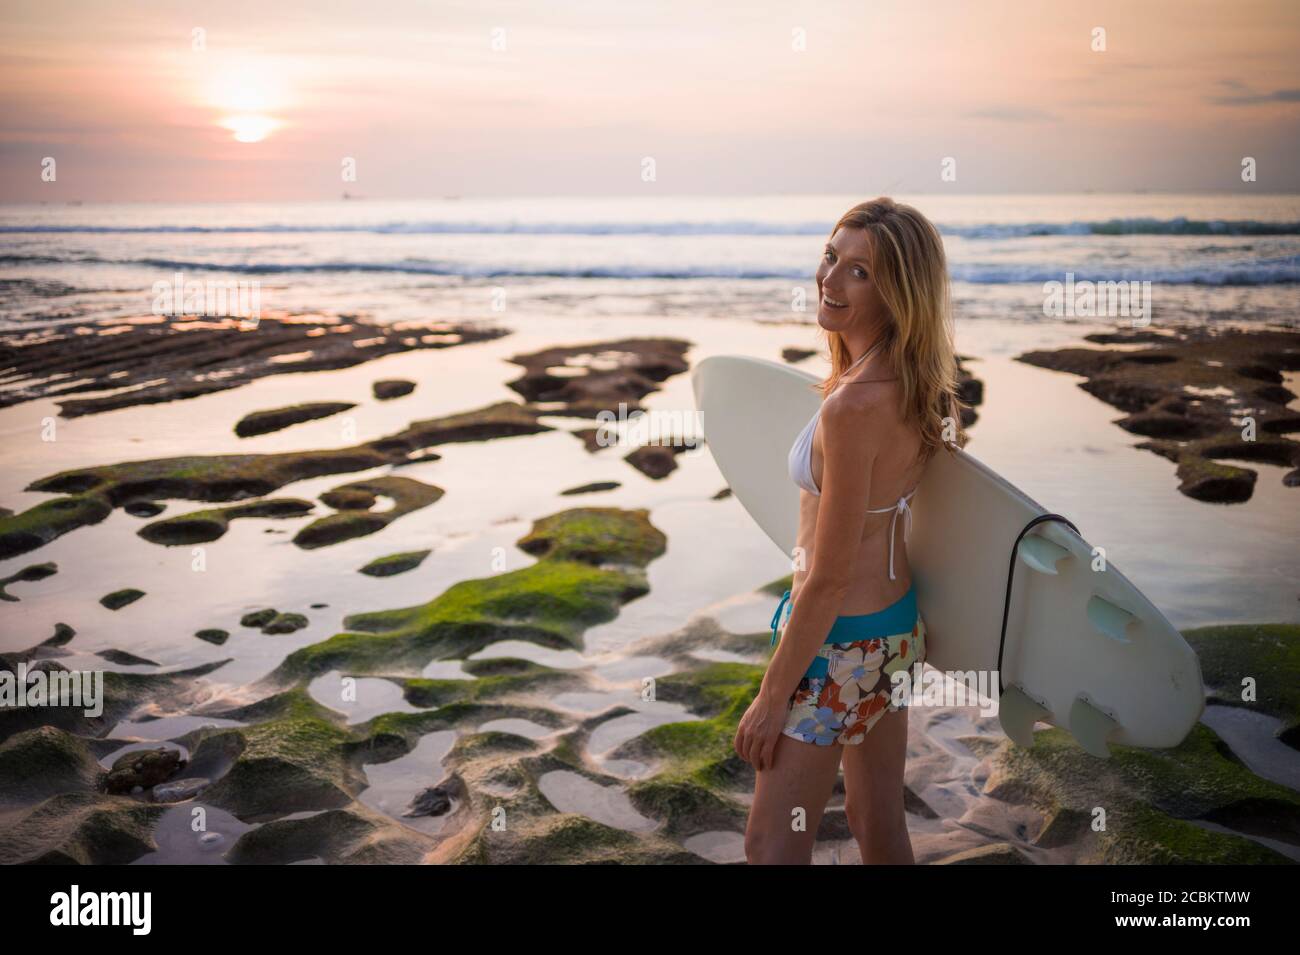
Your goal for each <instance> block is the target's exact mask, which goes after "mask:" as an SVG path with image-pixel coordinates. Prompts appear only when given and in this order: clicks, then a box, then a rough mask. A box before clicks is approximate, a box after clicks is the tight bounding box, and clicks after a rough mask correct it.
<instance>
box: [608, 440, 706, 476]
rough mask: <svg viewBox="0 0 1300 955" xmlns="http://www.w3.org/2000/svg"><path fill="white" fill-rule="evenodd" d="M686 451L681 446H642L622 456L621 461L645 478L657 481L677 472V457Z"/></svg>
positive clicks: (685, 448)
mask: <svg viewBox="0 0 1300 955" xmlns="http://www.w3.org/2000/svg"><path fill="white" fill-rule="evenodd" d="M687 450H690V449H689V448H687V447H685V446H683V445H663V444H643V445H642V446H641V447H639V448H637V449H636V450H635V451H633V452H631V453H630V454H626V455H624V456H623V460H625V461H627V463H628V464H630V465H632V467H634V468H636V469H637V470H638V471H640V472H641V473H642V474H644V475H645V476H646V477H649V478H653V479H654V480H656V481H659V480H662V479H663V478H666V477H667V476H668V475H669V474H671V473H672V472H673V471H675V470H677V460H676V458H677V455H679V454H681V453H682V452H683V451H687Z"/></svg>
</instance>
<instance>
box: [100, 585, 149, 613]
mask: <svg viewBox="0 0 1300 955" xmlns="http://www.w3.org/2000/svg"><path fill="white" fill-rule="evenodd" d="M143 596H144V591H143V590H136V589H135V588H134V587H127V588H125V589H123V590H115V591H113V592H112V593H111V594H105V595H104V596H102V597H100V598H99V602H100V603H101V604H103V605H104V606H105V607H107V608H108V609H109V610H120V609H122V608H123V607H125V606H126V605H127V604H129V603H134V602H135V601H137V600H139V599H140V598H141V597H143Z"/></svg>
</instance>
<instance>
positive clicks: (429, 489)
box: [293, 475, 443, 548]
mask: <svg viewBox="0 0 1300 955" xmlns="http://www.w3.org/2000/svg"><path fill="white" fill-rule="evenodd" d="M381 495H382V496H384V497H388V498H391V499H392V501H393V506H392V507H391V508H389V509H388V510H386V511H379V512H374V511H370V510H368V508H371V507H373V506H374V505H375V503H376V500H377V498H378V497H379V496H381ZM442 495H443V491H442V488H440V487H434V486H433V485H431V484H425V483H424V482H422V481H417V480H415V479H414V478H406V477H393V476H392V475H387V476H384V477H378V478H373V479H371V480H369V481H354V482H353V483H351V484H345V485H342V486H341V487H337V488H334V489H333V490H331V491H327V492H326V493H325V494H322V495H321V500H322V501H323V502H324V503H326V504H329V505H330V506H331V507H336V508H343V510H341V511H340V512H339V513H337V514H330V515H328V516H327V517H322V518H318V519H317V520H315V521H312V523H310V524H308V525H307V526H306V527H304V528H303V529H302V530H300V531H299V532H298V533H297V534H296V535H294V538H293V542H294V543H295V544H297V545H298V546H299V547H303V548H315V547H324V546H326V545H328V544H336V543H338V542H339V541H344V540H351V539H353V538H355V537H365V536H366V535H367V534H373V533H375V532H376V531H380V530H383V529H384V528H385V527H387V526H388V525H389V524H391V523H392V522H393V521H395V520H397V519H398V518H399V517H402V516H403V515H405V514H410V513H411V512H412V511H418V510H419V509H420V508H423V507H427V506H429V505H430V504H432V503H434V502H435V501H437V500H438V499H439V498H440V497H442Z"/></svg>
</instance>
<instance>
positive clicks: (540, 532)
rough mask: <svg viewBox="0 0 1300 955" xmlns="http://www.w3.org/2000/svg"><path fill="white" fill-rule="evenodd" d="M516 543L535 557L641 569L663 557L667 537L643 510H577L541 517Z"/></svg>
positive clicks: (603, 508)
mask: <svg viewBox="0 0 1300 955" xmlns="http://www.w3.org/2000/svg"><path fill="white" fill-rule="evenodd" d="M517 543H518V545H519V549H520V550H522V551H524V552H525V553H527V554H532V555H533V556H535V557H547V558H550V559H553V560H576V561H581V562H583V563H586V564H594V565H596V566H599V565H601V564H606V563H615V564H630V565H633V566H636V567H644V566H645V565H646V564H648V563H650V561H652V560H654V559H655V558H656V557H659V556H661V555H662V554H663V552H664V550H665V549H666V547H667V538H666V537H664V535H663V532H662V531H660V530H659V529H658V528H656V527H655V526H654V525H653V524H651V523H650V512H649V511H647V510H645V509H644V508H642V509H639V510H633V511H626V510H621V509H620V508H616V507H578V508H573V509H572V510H568V511H561V512H560V513H558V514H552V515H551V516H550V517H544V518H542V519H541V520H539V521H537V522H536V523H535V524H534V525H533V529H532V531H531V532H529V533H528V534H525V535H524V536H523V537H521V538H520V539H519V541H518V542H517Z"/></svg>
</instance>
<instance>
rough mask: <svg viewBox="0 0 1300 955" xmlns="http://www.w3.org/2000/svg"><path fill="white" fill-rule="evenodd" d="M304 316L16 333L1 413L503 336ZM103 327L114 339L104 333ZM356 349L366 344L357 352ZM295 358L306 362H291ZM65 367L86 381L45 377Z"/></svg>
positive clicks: (105, 404)
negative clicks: (32, 404)
mask: <svg viewBox="0 0 1300 955" xmlns="http://www.w3.org/2000/svg"><path fill="white" fill-rule="evenodd" d="M305 318H306V319H307V320H304V316H296V315H283V316H282V317H281V316H275V317H272V316H266V317H263V318H262V319H260V321H258V322H257V323H256V325H252V324H250V323H245V322H243V321H242V320H241V319H239V318H237V317H229V318H202V317H199V318H197V319H196V318H194V317H191V316H184V317H178V318H175V319H165V320H164V321H162V322H149V323H143V324H142V323H139V322H136V321H133V320H132V319H131V318H126V319H120V320H119V319H105V320H102V321H96V322H80V323H74V324H69V325H61V326H59V327H58V328H57V329H56V330H53V331H51V332H50V333H49V334H46V335H42V336H40V337H39V338H38V339H35V340H31V339H30V336H28V335H27V334H26V333H25V332H15V333H9V334H6V335H4V336H0V352H2V353H3V355H4V364H5V365H8V366H12V368H13V372H12V373H11V374H12V375H13V376H14V377H13V381H11V382H10V387H8V388H6V389H5V391H4V393H3V394H0V407H7V406H9V405H15V404H19V403H20V402H23V401H31V400H34V399H38V398H46V397H58V398H64V397H66V396H68V395H69V394H71V393H73V392H106V393H105V394H102V395H98V396H96V397H88V398H69V399H68V400H61V401H59V402H58V405H59V409H60V412H59V413H60V414H61V415H62V416H63V417H65V418H73V417H77V416H79V415H87V414H97V413H99V412H103V411H111V410H114V409H117V408H130V407H134V406H138V405H145V404H157V403H159V402H165V401H175V400H179V399H184V398H194V397H197V396H199V395H206V394H211V393H213V392H218V391H226V390H229V389H231V388H239V387H242V386H243V385H246V384H248V383H249V382H251V381H255V380H257V379H259V378H263V377H266V376H268V375H284V374H298V373H301V372H306V371H321V370H329V369H337V368H349V367H351V366H353V365H359V364H362V363H363V362H367V361H372V360H374V359H376V358H382V357H384V356H385V355H392V354H396V353H398V352H405V351H413V350H420V349H426V348H450V347H453V346H456V345H461V344H467V343H470V342H481V341H488V340H490V339H494V338H500V337H501V336H503V335H506V334H509V332H508V331H507V330H506V329H503V328H491V327H488V326H486V325H483V324H480V323H474V324H468V325H451V324H447V323H443V322H400V323H371V322H367V321H363V320H361V319H359V318H355V317H352V318H349V319H346V320H345V319H344V317H343V316H306V317H305ZM313 319H315V320H313ZM110 330H111V331H112V332H113V334H104V332H106V331H110ZM358 342H367V343H368V344H367V347H364V348H358V347H357V343H358ZM304 352H306V353H307V354H306V357H300V356H302V354H303V353H304ZM286 358H292V359H294V360H290V361H286V360H285V359H286ZM67 369H75V370H76V375H77V377H78V378H80V379H85V380H84V381H83V382H81V383H79V384H77V385H76V386H74V387H73V388H68V387H67V381H66V380H65V379H63V378H61V377H56V376H51V374H50V372H51V371H52V370H67Z"/></svg>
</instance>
